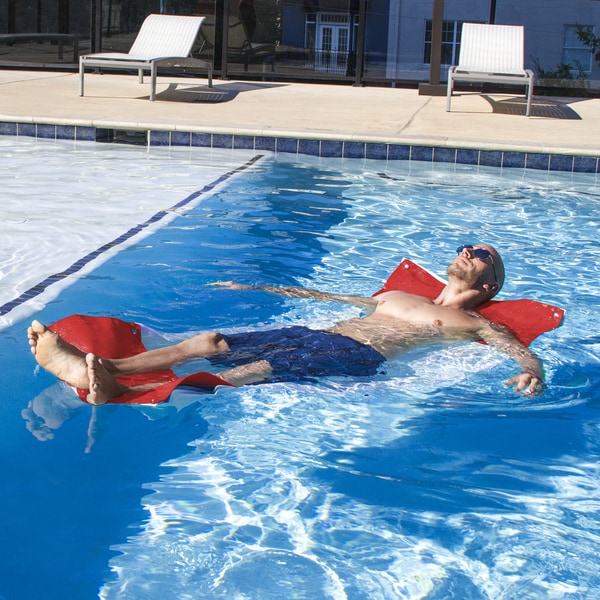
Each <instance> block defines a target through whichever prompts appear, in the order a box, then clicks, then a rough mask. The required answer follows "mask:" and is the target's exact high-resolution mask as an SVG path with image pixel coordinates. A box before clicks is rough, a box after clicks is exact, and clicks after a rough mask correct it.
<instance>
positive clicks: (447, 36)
mask: <svg viewBox="0 0 600 600" xmlns="http://www.w3.org/2000/svg"><path fill="white" fill-rule="evenodd" d="M462 24H463V22H462V21H444V24H443V26H442V64H443V65H455V64H456V63H457V62H458V52H459V50H460V35H461V33H462ZM431 30H432V21H431V19H429V20H427V21H425V47H424V49H423V62H424V63H425V64H426V65H428V64H430V63H431Z"/></svg>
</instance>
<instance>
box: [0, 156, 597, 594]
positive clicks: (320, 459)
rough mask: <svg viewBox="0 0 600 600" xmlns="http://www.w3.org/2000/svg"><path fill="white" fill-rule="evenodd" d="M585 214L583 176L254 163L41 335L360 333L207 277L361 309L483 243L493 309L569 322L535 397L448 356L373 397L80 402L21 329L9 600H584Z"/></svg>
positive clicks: (71, 292)
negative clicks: (337, 299)
mask: <svg viewBox="0 0 600 600" xmlns="http://www.w3.org/2000/svg"><path fill="white" fill-rule="evenodd" d="M152 152H156V153H158V155H160V156H161V157H162V156H163V155H162V154H160V153H161V152H166V151H165V150H163V149H153V150H152ZM176 154H177V153H176ZM232 158H233V157H232ZM180 159H181V156H175V157H173V159H172V160H174V161H175V162H173V167H175V172H176V170H177V167H176V164H177V162H176V161H178V160H180ZM165 160H166V159H165ZM187 160H188V157H186V161H187ZM246 160H247V155H244V156H242V157H240V160H239V164H242V163H244V162H245V161H246ZM188 162H189V161H188ZM232 162H235V160H233V161H232ZM188 193H189V190H187V189H186V190H185V192H184V193H182V194H181V196H182V197H185V196H186V195H187V194H188ZM599 194H600V188H599V187H598V182H597V181H596V179H595V177H593V176H590V177H587V176H584V175H578V176H577V177H576V178H572V177H566V176H562V175H560V176H559V175H556V174H553V173H531V172H525V171H523V170H519V171H511V170H504V171H499V170H487V169H479V170H476V169H473V168H469V167H456V168H455V167H448V166H444V165H433V164H427V165H423V164H415V163H384V162H376V161H352V160H344V161H341V160H329V161H323V160H318V159H310V158H303V159H301V160H300V159H296V157H291V158H290V157H285V156H272V155H266V156H264V157H263V158H260V159H259V160H258V161H257V162H256V164H255V165H254V166H253V167H252V168H250V169H247V170H245V171H244V172H243V173H241V174H240V175H239V176H237V177H235V178H232V179H231V181H230V182H229V183H228V185H226V186H225V187H223V188H221V189H220V190H219V191H218V192H217V193H214V194H207V195H206V196H205V197H203V198H201V199H200V201H199V203H198V204H197V205H196V206H195V208H193V209H192V210H190V211H189V212H186V213H182V214H181V215H179V216H177V218H175V219H173V220H171V221H170V222H168V223H165V224H164V226H163V227H161V228H159V229H158V230H157V231H156V232H155V233H153V234H152V235H151V236H149V237H146V238H144V239H143V240H140V241H139V243H135V244H133V245H129V246H128V247H126V248H124V249H123V251H121V252H118V253H115V254H114V256H112V257H111V258H110V259H109V260H107V261H106V262H104V263H103V264H101V265H100V266H98V267H97V268H96V269H94V270H93V271H92V272H90V273H88V274H87V275H82V276H81V277H80V278H78V279H76V280H75V282H74V283H73V284H72V285H70V286H69V287H67V288H65V289H63V290H62V291H61V293H60V295H58V297H56V298H54V299H53V300H51V301H50V302H49V303H48V304H47V305H46V306H45V307H44V308H43V309H42V310H41V311H40V313H39V315H38V317H39V318H40V319H41V320H44V321H46V322H51V321H52V320H55V319H57V318H60V317H62V316H65V315H67V314H70V313H73V312H83V313H90V314H112V315H117V316H122V317H125V318H127V319H131V320H138V321H141V322H143V323H144V324H145V325H147V326H148V327H149V328H150V329H151V330H152V331H151V332H149V333H148V340H149V344H150V345H156V344H158V343H161V341H162V340H163V338H166V339H168V340H172V339H177V338H179V337H180V336H182V335H185V334H188V333H191V332H195V331H198V330H201V329H205V328H218V329H221V330H228V331H238V330H244V329H249V328H254V327H266V326H273V325H280V324H290V323H300V324H306V325H309V326H316V327H319V326H325V325H328V324H330V323H333V322H334V321H335V320H336V319H338V318H339V317H340V316H341V315H342V316H348V315H351V314H355V312H354V309H352V308H347V307H342V306H339V305H335V304H329V303H328V304H320V303H315V302H311V301H306V300H291V299H283V298H279V297H276V296H269V295H266V294H261V293H250V292H233V291H226V290H218V289H214V288H211V287H207V286H206V284H207V283H209V282H212V281H215V280H229V279H234V280H238V281H241V282H245V283H264V284H274V285H287V284H294V285H298V284H301V285H306V286H309V287H314V288H318V289H324V290H329V291H338V292H345V293H346V292H347V293H355V294H371V293H372V292H373V291H375V290H376V289H378V288H379V287H380V285H381V283H382V281H383V280H384V279H385V278H386V276H387V274H388V273H389V272H390V271H391V270H392V269H393V268H394V267H395V265H396V264H397V263H398V262H399V260H400V258H401V257H403V256H407V257H410V258H413V259H416V260H418V261H419V262H420V263H421V264H423V266H425V267H427V268H430V269H431V270H433V271H434V272H436V273H438V274H440V275H443V272H444V269H445V265H446V264H447V262H448V261H449V259H450V258H451V256H452V251H453V250H454V248H455V247H456V246H457V245H458V244H459V243H464V242H470V241H478V240H482V241H488V242H490V243H492V244H494V245H496V246H497V247H498V248H499V249H500V250H501V252H502V254H503V256H504V258H505V263H506V267H507V274H508V279H507V283H506V285H505V288H504V290H503V293H502V297H503V298H515V297H531V298H535V299H538V300H543V301H546V302H550V303H553V304H557V305H559V306H562V307H563V308H566V309H567V315H566V320H565V323H564V324H563V326H561V328H559V329H558V330H556V331H553V332H551V333H548V334H546V335H544V336H542V337H540V338H538V340H536V341H535V342H534V344H533V346H532V347H533V349H534V350H535V351H536V352H537V353H538V354H539V355H540V356H541V357H542V358H543V359H544V362H545V365H546V371H547V378H548V382H549V388H548V390H547V392H546V393H545V394H544V395H543V396H540V397H538V398H526V397H521V396H518V395H515V394H513V393H512V392H511V391H509V390H507V389H505V388H504V386H503V385H502V383H501V382H502V381H503V380H504V379H506V378H508V377H509V376H511V375H512V374H514V373H515V365H514V364H513V363H512V362H511V361H510V360H508V359H505V358H504V357H503V356H501V355H499V354H498V353H497V352H495V351H494V350H493V349H491V348H488V347H483V346H480V345H478V344H456V345H452V346H435V347H432V348H428V349H420V350H415V351H413V352H410V353H409V354H408V355H407V356H406V357H405V359H403V360H401V361H396V362H394V363H389V364H387V365H386V369H385V371H386V372H385V373H384V374H381V375H378V376H377V377H375V378H372V379H360V378H355V379H353V378H335V379H334V378H330V379H323V380H322V381H320V382H318V383H317V384H271V385H260V386H251V387H246V388H241V389H220V390H218V391H217V393H216V394H200V393H198V392H196V391H190V390H186V389H183V390H179V391H177V392H176V393H175V394H174V395H173V397H172V400H171V402H169V403H168V404H165V405H163V406H161V407H155V408H146V409H137V408H132V407H118V406H117V407H114V406H105V407H100V408H98V409H93V408H91V407H89V406H85V405H82V404H80V403H78V401H76V400H75V398H74V397H73V395H72V394H71V392H70V391H69V390H67V389H66V388H65V387H64V386H63V385H62V384H57V383H56V382H55V380H54V378H53V377H51V376H50V375H48V374H46V373H44V372H43V371H40V370H39V369H36V368H35V366H34V362H33V360H32V358H31V356H30V355H29V352H28V349H27V344H26V341H25V337H24V336H25V328H26V326H27V324H28V323H27V320H25V319H23V320H21V321H19V322H17V323H15V324H14V325H12V326H10V327H7V328H6V329H4V330H3V331H1V332H0V336H1V337H0V354H1V357H2V360H3V362H4V364H5V365H7V368H5V369H4V370H3V373H4V381H3V384H4V385H3V390H4V394H3V402H2V404H1V408H0V413H1V416H2V436H0V452H1V456H2V464H3V480H4V486H3V490H4V493H3V494H2V496H0V508H1V509H2V514H3V515H4V517H3V520H2V539H3V540H4V547H5V548H6V551H5V552H3V558H2V562H1V567H0V595H1V596H4V597H6V598H9V599H17V598H27V599H30V598H45V599H46V598H47V599H50V598H61V599H63V598H65V597H71V598H93V597H96V596H97V595H99V596H100V597H102V598H119V599H121V598H132V599H136V600H138V599H142V598H143V599H145V598H148V599H153V598H164V597H168V598H226V599H230V598H252V599H270V598H282V597H283V598H306V599H310V600H314V599H319V598H335V599H342V598H349V599H352V600H354V599H363V598H364V599H366V598H369V599H377V598H381V599H386V600H387V599H390V598H410V599H414V598H427V599H442V598H444V599H445V598H457V599H469V598H474V599H479V598H482V599H483V598H485V599H488V598H493V599H497V598H503V599H521V598H594V597H598V596H599V595H598V592H597V590H598V589H599V587H600V586H599V583H600V582H599V577H598V574H597V555H598V550H599V548H600V534H599V529H600V514H599V512H598V509H599V501H600V476H599V472H598V458H599V443H598V439H599V429H598V417H599V414H598V412H599V411H598V408H599V405H598V392H597V389H598V384H599V383H600V368H599V358H598V357H599V353H598V351H599V348H600V337H599V335H598V331H599V327H598V317H597V314H596V307H597V305H598V294H599V292H598V279H599V278H598V275H599V267H598V262H599V260H598V259H599V258H600V248H599V242H598V240H597V230H598V216H597V215H598V201H599ZM205 366H206V365H205V364H204V363H203V362H202V361H198V362H197V363H196V364H192V365H189V366H186V367H185V368H182V369H181V372H187V371H193V370H198V369H201V368H204V367H205Z"/></svg>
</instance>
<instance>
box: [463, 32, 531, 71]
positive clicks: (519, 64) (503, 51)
mask: <svg viewBox="0 0 600 600" xmlns="http://www.w3.org/2000/svg"><path fill="white" fill-rule="evenodd" d="M524 38H525V35H524V31H523V27H522V26H521V25H481V24H479V23H463V28H462V36H461V42H460V56H459V60H458V67H457V69H458V70H460V71H478V72H481V73H498V74H510V75H521V74H523V62H524V60H523V57H524Z"/></svg>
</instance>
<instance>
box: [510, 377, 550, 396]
mask: <svg viewBox="0 0 600 600" xmlns="http://www.w3.org/2000/svg"><path fill="white" fill-rule="evenodd" d="M504 385H508V386H513V385H514V386H515V389H514V391H515V392H523V394H526V395H528V396H535V395H537V394H541V393H542V392H543V391H544V389H545V388H546V385H545V384H544V382H543V381H542V380H541V379H540V378H539V377H537V376H536V375H534V374H533V373H529V372H525V373H521V374H519V375H515V376H514V377H511V378H510V379H509V380H508V381H505V382H504Z"/></svg>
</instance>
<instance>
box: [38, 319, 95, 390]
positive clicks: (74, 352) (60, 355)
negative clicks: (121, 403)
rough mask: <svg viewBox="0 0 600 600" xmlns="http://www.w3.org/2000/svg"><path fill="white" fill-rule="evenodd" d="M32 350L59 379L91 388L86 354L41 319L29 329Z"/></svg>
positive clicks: (42, 363)
mask: <svg viewBox="0 0 600 600" xmlns="http://www.w3.org/2000/svg"><path fill="white" fill-rule="evenodd" d="M27 337H28V338H29V345H30V346H31V351H32V352H33V354H34V355H35V359H36V360H37V362H38V363H39V364H40V365H41V366H42V367H44V369H46V370H47V371H50V373H52V374H53V375H56V377H58V378H59V379H62V380H63V381H66V382H67V383H69V384H71V385H74V386H75V387H78V388H81V389H83V390H88V389H90V383H89V379H88V367H87V364H86V361H85V354H84V353H83V352H82V351H81V350H79V348H76V347H75V346H73V345H71V344H69V343H68V342H65V340H63V339H62V338H61V337H60V336H58V335H57V334H56V333H54V332H53V331H50V330H49V329H48V328H47V327H46V326H45V325H43V324H42V323H40V322H39V321H33V322H32V323H31V326H30V327H29V328H28V329H27Z"/></svg>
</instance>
